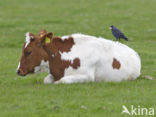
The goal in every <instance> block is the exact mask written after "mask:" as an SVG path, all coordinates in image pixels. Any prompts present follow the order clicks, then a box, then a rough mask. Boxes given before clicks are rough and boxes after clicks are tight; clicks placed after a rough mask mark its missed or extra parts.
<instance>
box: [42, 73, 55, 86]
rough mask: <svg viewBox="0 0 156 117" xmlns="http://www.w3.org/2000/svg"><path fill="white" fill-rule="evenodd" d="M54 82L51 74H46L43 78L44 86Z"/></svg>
mask: <svg viewBox="0 0 156 117" xmlns="http://www.w3.org/2000/svg"><path fill="white" fill-rule="evenodd" d="M53 82H54V78H53V76H52V75H51V74H48V76H46V77H45V78H44V84H50V83H53Z"/></svg>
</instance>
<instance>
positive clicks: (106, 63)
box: [17, 30, 141, 84]
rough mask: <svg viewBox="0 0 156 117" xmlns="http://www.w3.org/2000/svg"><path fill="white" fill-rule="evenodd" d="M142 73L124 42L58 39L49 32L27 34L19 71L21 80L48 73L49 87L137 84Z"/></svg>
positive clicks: (85, 37) (74, 36) (78, 37)
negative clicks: (60, 85) (135, 81)
mask: <svg viewBox="0 0 156 117" xmlns="http://www.w3.org/2000/svg"><path fill="white" fill-rule="evenodd" d="M140 71H141V60H140V57H139V55H138V54H137V53H136V52H135V51H134V50H133V49H131V48H129V47H128V46H126V45H124V44H121V43H120V42H114V41H111V40H107V39H104V38H101V37H98V38H97V37H95V36H89V35H85V34H80V33H76V34H72V35H68V36H62V37H57V36H56V37H54V36H53V33H52V32H47V31H46V30H41V31H40V32H39V33H38V34H37V35H34V34H33V33H30V32H29V33H26V40H25V43H24V46H23V49H22V56H21V59H20V62H19V65H18V68H17V74H18V75H20V76H26V75H28V74H32V73H37V72H48V73H49V74H48V76H46V77H45V78H44V83H45V84H49V83H55V84H58V83H67V84H70V83H83V82H95V81H97V82H98V81H109V82H120V81H122V80H135V79H137V78H138V77H139V75H140Z"/></svg>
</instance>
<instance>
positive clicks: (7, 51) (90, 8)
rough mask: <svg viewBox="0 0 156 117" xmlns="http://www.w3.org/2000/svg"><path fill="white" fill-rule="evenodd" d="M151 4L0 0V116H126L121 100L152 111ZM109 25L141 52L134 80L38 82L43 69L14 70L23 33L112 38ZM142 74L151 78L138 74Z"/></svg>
mask: <svg viewBox="0 0 156 117" xmlns="http://www.w3.org/2000/svg"><path fill="white" fill-rule="evenodd" d="M155 6H156V0H75V1H74V0H1V1H0V53H1V55H0V117H129V115H127V114H121V111H122V105H125V106H127V107H128V108H130V106H131V105H135V106H136V107H137V106H138V105H140V106H141V107H146V108H150V107H152V108H155V111H156V9H155ZM112 24H113V25H115V26H117V27H118V28H119V29H121V31H123V32H124V33H125V35H127V37H129V38H130V42H125V41H124V40H122V43H125V44H126V45H128V46H130V47H132V48H133V49H135V50H136V51H137V52H138V53H139V55H140V57H141V60H142V75H141V76H140V77H139V79H138V80H136V81H123V82H120V83H108V82H100V83H83V84H70V85H67V84H60V85H53V84H51V85H44V84H43V78H44V77H45V76H46V75H47V73H43V74H35V75H30V76H27V77H25V78H21V77H19V76H17V75H16V72H15V71H16V67H17V65H18V62H19V59H20V56H21V48H22V46H23V43H24V41H25V33H26V32H28V31H29V32H33V33H35V34H36V33H38V32H39V31H40V30H41V29H47V30H48V31H52V32H53V33H54V35H55V36H62V35H67V34H72V33H76V32H81V33H84V34H88V35H94V36H101V37H105V38H108V39H111V40H115V39H114V37H113V36H112V34H111V31H110V30H109V29H108V28H109V26H110V25H112ZM146 75H149V76H152V77H153V80H147V79H143V76H146ZM155 116H156V112H155ZM141 117H143V116H141ZM146 117H147V116H146Z"/></svg>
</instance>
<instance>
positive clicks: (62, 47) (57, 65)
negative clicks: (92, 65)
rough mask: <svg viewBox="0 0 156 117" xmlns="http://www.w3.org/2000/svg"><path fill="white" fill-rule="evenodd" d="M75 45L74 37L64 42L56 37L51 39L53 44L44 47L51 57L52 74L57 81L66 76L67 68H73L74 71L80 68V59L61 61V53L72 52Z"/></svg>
mask: <svg viewBox="0 0 156 117" xmlns="http://www.w3.org/2000/svg"><path fill="white" fill-rule="evenodd" d="M74 44H75V43H74V40H73V38H72V37H69V38H67V39H64V40H62V39H61V38H60V37H54V38H52V39H51V43H49V44H46V45H45V46H44V48H45V50H46V52H47V53H48V55H49V64H50V73H51V74H52V75H53V76H54V80H55V81H57V80H59V79H61V78H62V77H63V76H64V71H65V69H66V68H68V67H70V66H71V67H72V68H73V69H77V68H78V67H80V59H79V58H74V59H73V60H62V59H61V54H60V53H63V52H70V51H71V48H72V47H73V45H74ZM52 55H53V56H52Z"/></svg>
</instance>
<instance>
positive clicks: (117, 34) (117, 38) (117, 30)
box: [109, 25, 128, 41]
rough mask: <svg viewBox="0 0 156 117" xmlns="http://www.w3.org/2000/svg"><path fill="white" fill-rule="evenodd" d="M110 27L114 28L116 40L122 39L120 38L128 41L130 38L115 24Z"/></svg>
mask: <svg viewBox="0 0 156 117" xmlns="http://www.w3.org/2000/svg"><path fill="white" fill-rule="evenodd" d="M109 29H111V30H112V34H113V35H114V37H115V38H116V40H119V41H120V38H122V39H124V40H126V41H128V38H127V37H126V36H125V35H124V34H123V33H122V32H121V31H120V30H119V29H117V28H116V27H115V26H113V25H112V26H110V27H109Z"/></svg>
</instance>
